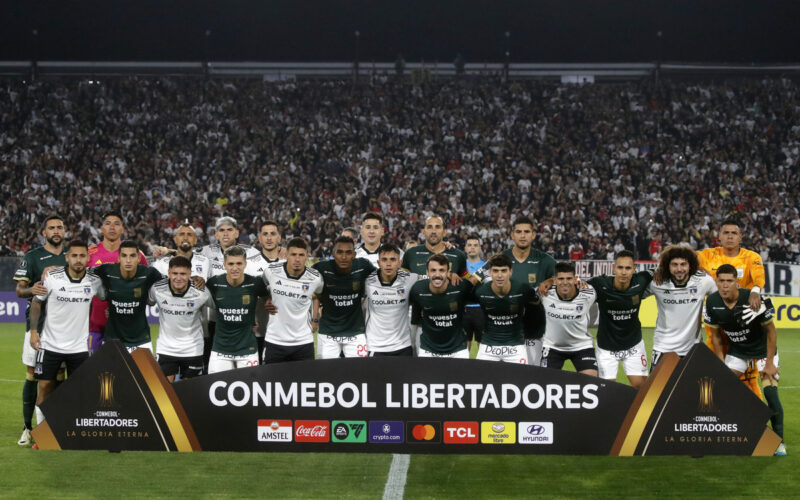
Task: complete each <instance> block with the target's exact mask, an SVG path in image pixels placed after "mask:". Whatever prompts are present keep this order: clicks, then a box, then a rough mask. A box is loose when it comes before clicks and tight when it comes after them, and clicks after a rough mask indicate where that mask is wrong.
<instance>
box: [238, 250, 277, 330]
mask: <svg viewBox="0 0 800 500" xmlns="http://www.w3.org/2000/svg"><path fill="white" fill-rule="evenodd" d="M275 262H281V263H283V262H286V260H284V259H275V260H269V259H268V258H266V257H264V254H263V253H261V252H258V253H257V254H256V255H251V256H250V257H248V258H247V267H245V268H244V272H245V274H249V275H250V276H255V277H259V276H263V275H264V269H266V268H267V266H268V265H270V264H274V263H275ZM264 300H265V299H264V297H259V298H258V299H257V300H256V327H257V330H256V337H263V336H264V335H266V332H267V324H268V323H269V314H267V310H266V309H264Z"/></svg>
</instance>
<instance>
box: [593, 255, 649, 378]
mask: <svg viewBox="0 0 800 500" xmlns="http://www.w3.org/2000/svg"><path fill="white" fill-rule="evenodd" d="M652 279H653V273H652V272H651V271H640V272H636V263H635V262H634V260H633V252H631V251H630V250H622V251H621V252H619V253H617V256H616V258H615V259H614V275H613V276H608V275H605V276H595V277H593V278H591V279H589V280H588V283H589V284H590V285H592V287H594V289H595V292H597V305H598V306H599V307H600V325H599V326H598V328H597V368H598V372H599V375H600V377H601V378H604V379H608V380H616V379H617V370H619V363H622V366H623V368H624V369H625V374H626V375H627V376H628V380H629V381H630V383H631V386H633V387H635V388H637V389H638V388H639V387H641V386H642V384H644V381H645V379H646V378H647V373H648V370H647V352H646V351H645V347H644V340H642V324H641V323H640V322H639V308H640V307H641V305H642V299H643V298H645V297H646V296H647V294H648V291H647V287H648V285H650V281H652Z"/></svg>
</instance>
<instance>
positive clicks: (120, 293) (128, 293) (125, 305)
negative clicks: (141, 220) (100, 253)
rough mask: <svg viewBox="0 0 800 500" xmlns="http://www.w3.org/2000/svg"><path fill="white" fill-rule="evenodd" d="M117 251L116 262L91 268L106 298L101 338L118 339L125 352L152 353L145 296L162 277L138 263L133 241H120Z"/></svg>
mask: <svg viewBox="0 0 800 500" xmlns="http://www.w3.org/2000/svg"><path fill="white" fill-rule="evenodd" d="M118 250H119V263H117V264H101V265H100V266H98V267H96V268H94V269H93V270H92V271H93V272H94V274H95V275H97V277H98V278H100V280H101V281H102V282H103V288H104V289H105V291H106V294H105V295H106V299H107V300H108V323H106V325H105V338H106V339H117V340H120V341H121V342H122V344H123V345H124V346H125V347H126V348H127V349H128V352H133V351H135V350H136V349H148V350H150V351H151V352H152V350H153V343H152V341H151V340H150V325H148V324H147V313H146V307H147V298H148V295H149V293H150V287H152V286H153V285H154V284H155V283H156V282H157V281H159V280H161V279H162V278H161V273H159V272H158V271H156V270H155V269H153V268H152V267H147V266H143V265H141V264H139V254H140V252H139V249H138V247H137V246H136V242H134V241H131V240H126V241H123V242H122V243H121V244H120V245H119V249H118ZM93 313H94V311H93ZM90 322H91V320H90Z"/></svg>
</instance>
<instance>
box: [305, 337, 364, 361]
mask: <svg viewBox="0 0 800 500" xmlns="http://www.w3.org/2000/svg"><path fill="white" fill-rule="evenodd" d="M341 353H344V357H345V358H366V357H367V355H368V354H369V351H368V350H367V336H366V335H365V334H363V333H362V334H360V335H351V336H349V337H331V336H329V335H323V334H321V333H320V334H317V359H334V358H338V357H339V355H340V354H341Z"/></svg>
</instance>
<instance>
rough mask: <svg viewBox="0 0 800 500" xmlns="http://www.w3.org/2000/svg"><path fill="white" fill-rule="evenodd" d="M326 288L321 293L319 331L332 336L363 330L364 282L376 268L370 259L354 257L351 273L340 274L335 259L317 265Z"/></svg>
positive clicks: (358, 333) (351, 333)
mask: <svg viewBox="0 0 800 500" xmlns="http://www.w3.org/2000/svg"><path fill="white" fill-rule="evenodd" d="M314 269H316V270H317V271H318V272H319V273H320V275H321V276H322V281H323V282H324V284H325V287H324V289H323V291H322V294H321V295H320V303H321V305H322V317H321V318H320V321H319V333H320V334H322V335H328V336H331V337H350V336H353V335H360V334H362V333H364V313H363V310H362V307H361V298H362V297H363V296H364V282H365V281H366V280H367V276H369V274H370V273H371V272H373V271H374V270H375V267H373V265H372V264H370V262H369V261H368V260H367V259H354V260H353V266H352V268H351V269H350V272H349V273H346V274H341V273H339V272H338V270H337V269H336V261H333V260H323V261H320V262H317V263H316V264H314Z"/></svg>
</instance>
